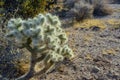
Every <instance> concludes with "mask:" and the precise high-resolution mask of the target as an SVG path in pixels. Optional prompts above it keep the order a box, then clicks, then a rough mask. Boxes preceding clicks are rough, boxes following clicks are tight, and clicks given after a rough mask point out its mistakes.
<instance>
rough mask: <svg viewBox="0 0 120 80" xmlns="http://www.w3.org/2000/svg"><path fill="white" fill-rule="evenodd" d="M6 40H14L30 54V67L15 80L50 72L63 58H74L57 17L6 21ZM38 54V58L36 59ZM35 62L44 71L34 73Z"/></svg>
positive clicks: (45, 16)
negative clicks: (42, 66)
mask: <svg viewBox="0 0 120 80" xmlns="http://www.w3.org/2000/svg"><path fill="white" fill-rule="evenodd" d="M7 28H8V33H7V34H6V37H7V38H8V39H10V38H14V39H15V40H16V42H17V43H18V44H19V45H20V48H26V49H27V50H28V51H29V52H30V53H31V64H30V65H31V67H30V69H29V71H28V73H26V74H25V75H23V76H21V77H19V78H18V79H16V80H25V78H26V79H28V78H29V77H31V76H33V75H37V74H38V75H39V74H40V73H47V72H49V71H51V70H52V69H53V67H54V65H55V63H57V62H60V61H63V60H64V58H68V59H71V58H73V57H74V54H73V51H72V49H70V48H69V47H68V45H67V41H68V38H67V35H66V33H65V31H64V30H62V28H61V22H60V20H59V18H58V17H57V16H54V15H51V14H50V13H47V14H39V15H37V16H36V17H34V18H33V19H28V20H22V19H21V18H17V19H10V20H9V21H8V25H7ZM37 54H40V55H41V56H40V57H37ZM37 61H43V62H44V66H45V67H44V69H42V70H41V71H40V72H38V73H36V72H34V66H35V63H36V62H37Z"/></svg>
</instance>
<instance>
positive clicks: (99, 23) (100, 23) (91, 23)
mask: <svg viewBox="0 0 120 80" xmlns="http://www.w3.org/2000/svg"><path fill="white" fill-rule="evenodd" d="M95 26H96V27H98V28H100V29H101V30H104V29H105V28H107V26H111V27H112V28H120V21H119V20H118V19H108V20H100V19H86V20H84V21H82V22H77V23H75V24H74V27H75V28H87V29H90V28H92V27H95Z"/></svg>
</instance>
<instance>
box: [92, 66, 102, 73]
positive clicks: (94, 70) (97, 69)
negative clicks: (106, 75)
mask: <svg viewBox="0 0 120 80" xmlns="http://www.w3.org/2000/svg"><path fill="white" fill-rule="evenodd" d="M99 71H100V69H99V68H98V67H94V68H92V72H93V73H98V72H99Z"/></svg>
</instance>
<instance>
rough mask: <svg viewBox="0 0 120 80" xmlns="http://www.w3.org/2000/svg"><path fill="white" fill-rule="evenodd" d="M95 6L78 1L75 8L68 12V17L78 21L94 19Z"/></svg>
mask: <svg viewBox="0 0 120 80" xmlns="http://www.w3.org/2000/svg"><path fill="white" fill-rule="evenodd" d="M92 14H93V6H92V5H90V4H88V3H85V2H83V1H78V2H76V3H75V4H74V7H73V8H71V10H70V11H68V12H67V14H66V16H67V17H72V18H74V19H75V20H76V21H82V20H84V19H88V18H92Z"/></svg>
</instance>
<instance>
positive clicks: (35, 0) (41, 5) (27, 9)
mask: <svg viewBox="0 0 120 80" xmlns="http://www.w3.org/2000/svg"><path fill="white" fill-rule="evenodd" d="M45 6H46V0H25V1H24V0H23V2H22V4H21V6H20V7H21V9H20V13H21V14H24V15H23V16H24V17H26V16H27V17H33V16H35V15H37V14H39V13H43V12H45Z"/></svg>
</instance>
